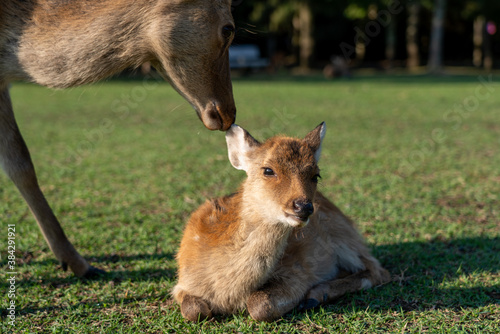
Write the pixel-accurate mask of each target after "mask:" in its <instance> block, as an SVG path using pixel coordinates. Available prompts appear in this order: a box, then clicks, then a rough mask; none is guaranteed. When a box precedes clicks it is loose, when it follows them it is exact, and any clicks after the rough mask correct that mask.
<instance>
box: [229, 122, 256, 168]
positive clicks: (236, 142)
mask: <svg viewBox="0 0 500 334" xmlns="http://www.w3.org/2000/svg"><path fill="white" fill-rule="evenodd" d="M226 143H227V154H228V156H229V161H230V162H231V165H233V167H234V168H236V169H239V170H244V171H247V170H248V167H249V166H248V157H247V153H248V152H249V151H250V150H251V147H250V145H248V143H247V141H246V140H245V130H243V129H242V128H241V127H239V126H238V125H236V124H233V125H231V127H230V128H229V130H227V132H226Z"/></svg>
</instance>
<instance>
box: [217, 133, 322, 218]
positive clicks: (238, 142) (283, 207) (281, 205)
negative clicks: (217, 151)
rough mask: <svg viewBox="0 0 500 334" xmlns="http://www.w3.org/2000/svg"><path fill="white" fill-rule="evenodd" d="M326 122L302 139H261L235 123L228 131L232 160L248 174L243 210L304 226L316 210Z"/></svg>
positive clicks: (228, 144)
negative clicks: (319, 163)
mask: <svg viewBox="0 0 500 334" xmlns="http://www.w3.org/2000/svg"><path fill="white" fill-rule="evenodd" d="M325 131H326V126H325V124H324V123H321V124H320V125H318V126H317V127H316V128H315V129H314V130H313V131H311V132H310V133H309V134H307V136H306V137H305V138H304V139H302V140H300V139H295V138H289V137H280V136H278V137H273V138H270V139H268V140H267V141H265V142H264V143H262V144H261V143H259V142H258V141H257V140H255V139H254V138H253V137H252V136H251V135H250V134H249V133H248V132H247V131H245V130H244V129H242V128H241V127H239V126H237V125H232V126H231V128H230V129H229V130H228V131H227V133H226V142H227V146H228V154H229V160H230V162H231V164H232V165H233V167H235V168H236V169H240V170H244V171H245V172H246V173H247V175H248V178H247V180H246V181H245V183H244V185H243V202H244V203H243V210H247V211H246V214H252V215H257V216H259V217H262V218H264V219H265V220H266V221H268V222H273V223H274V222H277V223H278V222H279V223H284V224H288V225H290V226H293V227H295V226H301V225H305V224H307V222H308V219H309V216H310V215H311V214H312V213H313V212H314V206H313V202H314V195H315V193H316V187H317V183H318V178H319V177H320V176H319V168H318V161H319V158H320V155H321V143H322V140H323V137H324V135H325Z"/></svg>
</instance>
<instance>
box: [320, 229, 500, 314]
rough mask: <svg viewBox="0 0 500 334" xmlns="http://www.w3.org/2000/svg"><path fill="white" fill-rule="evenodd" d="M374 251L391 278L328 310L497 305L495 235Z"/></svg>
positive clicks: (499, 261) (499, 257) (498, 245)
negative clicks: (390, 280)
mask: <svg viewBox="0 0 500 334" xmlns="http://www.w3.org/2000/svg"><path fill="white" fill-rule="evenodd" d="M373 253H374V255H375V256H376V257H377V258H378V259H379V260H380V262H381V263H382V265H383V266H384V267H385V268H386V269H388V270H389V271H390V272H391V274H392V276H393V281H392V282H391V283H389V284H386V285H384V286H382V287H378V288H375V289H370V290H365V291H362V292H359V293H355V294H350V295H346V296H344V297H342V298H340V299H339V300H338V301H337V302H336V303H334V304H331V305H328V306H326V308H328V309H331V310H333V311H338V310H340V309H342V308H348V309H353V308H354V309H355V310H359V311H362V310H365V309H366V308H367V307H369V308H373V309H380V310H389V309H391V310H396V311H399V310H403V311H413V310H418V311H423V310H434V309H450V310H461V309H465V308H476V307H481V306H487V305H491V304H500V287H499V285H498V281H499V274H500V238H499V237H493V238H488V237H474V238H460V239H452V240H433V241H429V242H408V243H398V244H393V245H382V246H376V247H374V249H373ZM471 275H472V277H471Z"/></svg>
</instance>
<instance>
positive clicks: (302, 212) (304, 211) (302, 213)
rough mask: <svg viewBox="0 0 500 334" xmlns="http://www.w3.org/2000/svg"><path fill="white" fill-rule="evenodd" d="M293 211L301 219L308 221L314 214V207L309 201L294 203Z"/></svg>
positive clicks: (296, 201)
mask: <svg viewBox="0 0 500 334" xmlns="http://www.w3.org/2000/svg"><path fill="white" fill-rule="evenodd" d="M293 211H294V212H295V213H296V214H297V216H298V217H299V218H301V219H307V218H308V217H309V216H310V215H312V213H313V212H314V206H313V204H312V203H311V201H308V200H295V201H293Z"/></svg>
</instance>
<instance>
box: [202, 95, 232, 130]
mask: <svg viewBox="0 0 500 334" xmlns="http://www.w3.org/2000/svg"><path fill="white" fill-rule="evenodd" d="M200 118H201V121H202V122H203V124H204V125H205V127H206V128H207V129H209V130H222V131H226V130H227V129H229V128H230V127H231V125H232V124H233V123H234V120H235V118H236V107H235V106H234V103H231V104H229V105H227V106H222V105H221V104H220V103H218V102H212V103H211V104H210V105H209V106H208V107H206V108H205V110H202V111H201V115H200Z"/></svg>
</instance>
